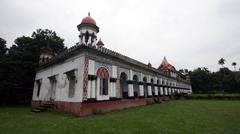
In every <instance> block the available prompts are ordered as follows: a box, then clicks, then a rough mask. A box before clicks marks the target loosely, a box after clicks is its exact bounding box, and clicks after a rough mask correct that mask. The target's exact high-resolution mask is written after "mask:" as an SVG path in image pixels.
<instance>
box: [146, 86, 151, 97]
mask: <svg viewBox="0 0 240 134" xmlns="http://www.w3.org/2000/svg"><path fill="white" fill-rule="evenodd" d="M147 87H148V88H147V89H148V91H147V96H152V86H151V84H148V86H147Z"/></svg>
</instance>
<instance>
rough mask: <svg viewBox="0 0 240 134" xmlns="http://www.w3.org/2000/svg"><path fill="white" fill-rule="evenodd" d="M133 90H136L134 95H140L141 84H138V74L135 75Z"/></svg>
mask: <svg viewBox="0 0 240 134" xmlns="http://www.w3.org/2000/svg"><path fill="white" fill-rule="evenodd" d="M133 91H134V97H138V95H139V85H138V77H137V75H134V76H133Z"/></svg>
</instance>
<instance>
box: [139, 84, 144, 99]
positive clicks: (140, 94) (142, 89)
mask: <svg viewBox="0 0 240 134" xmlns="http://www.w3.org/2000/svg"><path fill="white" fill-rule="evenodd" d="M139 96H141V97H143V96H144V87H143V83H139Z"/></svg>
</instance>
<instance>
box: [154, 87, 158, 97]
mask: <svg viewBox="0 0 240 134" xmlns="http://www.w3.org/2000/svg"><path fill="white" fill-rule="evenodd" d="M154 95H155V96H158V86H156V85H154Z"/></svg>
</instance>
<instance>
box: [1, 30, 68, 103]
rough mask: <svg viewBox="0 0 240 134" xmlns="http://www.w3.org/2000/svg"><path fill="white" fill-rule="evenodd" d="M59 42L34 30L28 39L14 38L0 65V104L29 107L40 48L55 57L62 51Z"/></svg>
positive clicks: (57, 38)
mask: <svg viewBox="0 0 240 134" xmlns="http://www.w3.org/2000/svg"><path fill="white" fill-rule="evenodd" d="M63 41H64V40H63V39H62V38H61V37H59V36H57V34H56V33H55V32H54V31H51V30H48V29H45V30H42V29H37V30H36V31H35V32H33V33H32V35H31V37H29V36H22V37H19V38H17V39H16V40H15V41H14V43H15V44H14V45H12V46H11V47H10V49H9V50H8V54H6V56H5V57H6V60H1V61H0V83H1V84H0V104H1V103H29V102H30V100H31V97H32V89H33V84H34V77H35V73H36V72H35V70H36V68H37V67H38V60H39V55H40V50H41V48H43V47H50V48H52V49H53V52H54V53H56V54H58V53H60V52H61V51H64V50H65V49H66V47H65V46H64V43H63Z"/></svg>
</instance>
